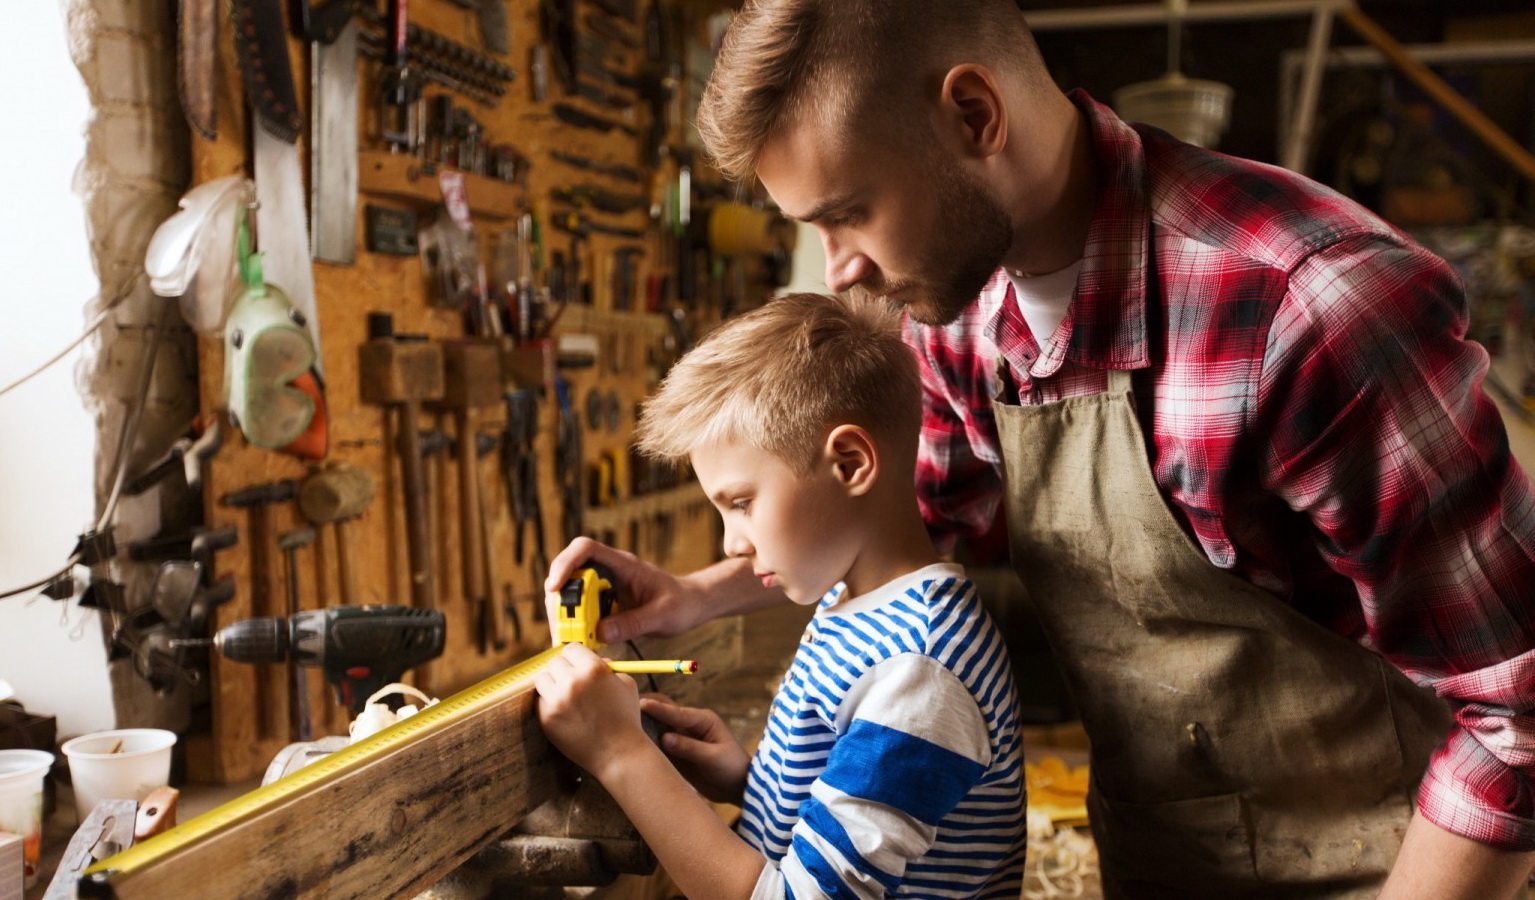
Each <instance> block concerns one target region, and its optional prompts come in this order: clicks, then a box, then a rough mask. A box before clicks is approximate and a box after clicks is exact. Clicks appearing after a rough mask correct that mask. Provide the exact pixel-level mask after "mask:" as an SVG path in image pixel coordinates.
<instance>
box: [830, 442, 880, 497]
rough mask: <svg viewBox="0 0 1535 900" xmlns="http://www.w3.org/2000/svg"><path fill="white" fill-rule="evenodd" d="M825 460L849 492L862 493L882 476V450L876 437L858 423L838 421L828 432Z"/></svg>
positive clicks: (850, 494)
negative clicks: (880, 452) (841, 423)
mask: <svg viewBox="0 0 1535 900" xmlns="http://www.w3.org/2000/svg"><path fill="white" fill-rule="evenodd" d="M826 460H827V462H828V463H829V464H830V465H831V467H832V475H833V477H835V478H836V479H837V482H838V483H839V484H841V485H842V487H843V488H844V489H845V490H846V491H847V492H848V495H849V496H852V497H861V496H863V495H864V494H867V493H868V492H869V491H871V490H872V489H873V488H874V482H875V481H877V480H878V479H879V451H878V449H877V448H876V447H875V444H874V438H873V437H872V436H871V435H870V434H869V432H867V431H865V430H864V429H863V428H861V427H859V426H857V425H838V426H837V427H836V428H833V429H832V430H831V433H830V434H828V435H827V436H826Z"/></svg>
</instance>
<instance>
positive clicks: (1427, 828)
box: [1380, 815, 1535, 900]
mask: <svg viewBox="0 0 1535 900" xmlns="http://www.w3.org/2000/svg"><path fill="white" fill-rule="evenodd" d="M1532 866H1535V853H1512V852H1509V851H1506V850H1496V849H1494V848H1492V847H1488V846H1487V845H1486V844H1478V843H1477V842H1476V841H1473V840H1471V839H1469V838H1463V837H1461V836H1460V835H1458V834H1451V833H1450V832H1448V831H1445V830H1444V829H1443V828H1440V827H1439V826H1437V825H1435V824H1434V823H1433V822H1430V821H1429V820H1427V819H1425V818H1423V817H1422V816H1418V815H1415V816H1413V817H1412V823H1411V824H1410V825H1408V826H1407V836H1406V837H1405V838H1404V839H1403V841H1402V852H1401V853H1400V854H1399V855H1398V856H1397V860H1396V865H1395V866H1394V867H1392V869H1391V877H1389V878H1387V879H1386V886H1385V888H1384V889H1382V890H1381V893H1380V900H1507V898H1510V897H1513V896H1514V894H1515V892H1516V891H1518V890H1519V887H1520V885H1522V884H1524V883H1525V882H1526V881H1527V880H1529V877H1530V870H1531V867H1532Z"/></svg>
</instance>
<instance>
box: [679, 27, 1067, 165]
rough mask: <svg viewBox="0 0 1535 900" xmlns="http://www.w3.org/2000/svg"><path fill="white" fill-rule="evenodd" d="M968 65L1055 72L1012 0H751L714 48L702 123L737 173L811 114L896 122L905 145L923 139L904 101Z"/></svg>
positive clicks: (711, 144) (854, 128)
mask: <svg viewBox="0 0 1535 900" xmlns="http://www.w3.org/2000/svg"><path fill="white" fill-rule="evenodd" d="M965 62H972V63H981V64H983V65H986V66H988V67H990V68H992V69H993V70H1004V69H1005V70H1009V71H1012V72H1015V73H1018V74H1021V75H1023V76H1024V77H1025V79H1026V81H1025V83H1027V84H1033V85H1035V86H1040V85H1043V84H1047V83H1049V80H1050V78H1049V73H1048V72H1047V71H1046V70H1045V68H1044V64H1043V62H1042V61H1041V60H1040V57H1039V50H1038V48H1037V47H1036V45H1035V43H1034V38H1033V36H1032V35H1031V34H1030V33H1029V29H1028V26H1027V24H1026V23H1025V22H1024V18H1023V13H1022V12H1020V11H1019V9H1018V4H1017V3H1016V2H1015V0H942V2H935V0H747V2H746V3H745V4H744V6H743V7H742V9H741V11H740V12H739V13H737V14H736V16H735V18H734V20H732V22H731V24H730V29H729V31H727V32H726V34H725V39H724V42H723V43H722V45H721V47H720V52H719V56H718V58H717V59H716V61H715V65H714V71H713V73H712V74H711V76H710V78H709V84H708V86H707V87H706V88H705V90H704V94H703V97H702V99H701V101H700V104H699V108H698V131H699V134H700V136H701V137H702V138H703V142H704V147H705V149H706V150H707V151H708V153H709V155H710V157H711V158H712V159H713V160H714V163H715V165H717V166H719V168H720V170H721V171H723V172H724V173H725V174H726V175H728V176H730V177H731V178H734V179H738V180H739V179H744V178H747V177H749V176H750V175H751V174H752V173H753V172H754V171H755V169H756V165H757V158H758V156H759V155H760V153H761V151H762V147H763V145H764V144H766V143H767V141H768V139H769V138H770V137H772V136H774V135H777V134H780V133H782V131H783V130H784V129H785V128H786V127H788V126H790V125H794V124H797V123H798V122H800V121H804V120H805V118H806V114H807V113H813V114H814V115H816V116H817V117H819V118H818V121H820V122H822V123H824V124H827V125H829V126H830V127H832V128H834V129H836V130H837V131H839V132H844V133H855V132H870V131H871V130H873V129H876V128H877V127H879V126H880V125H881V123H891V124H892V125H895V126H896V127H899V128H900V129H901V141H902V143H903V145H905V146H908V147H910V145H911V144H912V142H913V141H914V140H921V139H922V137H923V134H922V132H921V131H920V130H918V131H915V132H914V130H913V129H912V127H911V126H912V122H913V117H912V114H911V105H910V104H911V103H912V102H914V101H915V100H916V99H917V98H919V97H920V96H921V92H922V91H924V90H926V89H928V88H933V89H936V87H937V85H936V84H932V85H929V84H926V83H925V82H926V81H929V80H931V79H932V77H933V76H934V75H935V74H938V73H942V72H946V71H948V69H949V68H951V67H952V66H955V65H958V64H960V63H965ZM928 139H929V140H931V136H930V132H929V137H928ZM913 149H916V150H921V149H922V148H913Z"/></svg>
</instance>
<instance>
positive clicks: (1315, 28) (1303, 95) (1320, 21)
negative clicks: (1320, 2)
mask: <svg viewBox="0 0 1535 900" xmlns="http://www.w3.org/2000/svg"><path fill="white" fill-rule="evenodd" d="M1331 40H1332V10H1330V9H1318V10H1317V11H1316V12H1315V13H1313V14H1312V16H1311V38H1310V40H1309V41H1308V42H1307V44H1306V70H1305V72H1304V74H1303V75H1302V78H1301V89H1300V106H1299V108H1298V109H1296V110H1295V116H1294V118H1293V119H1291V120H1290V124H1289V127H1288V129H1287V131H1286V137H1285V142H1284V151H1283V153H1281V154H1280V157H1279V164H1280V165H1282V166H1284V167H1285V168H1286V169H1289V170H1290V171H1292V172H1299V173H1301V174H1302V175H1304V174H1306V168H1307V163H1308V159H1307V157H1308V156H1309V155H1310V152H1311V130H1312V129H1313V128H1314V127H1315V126H1316V106H1317V100H1318V98H1319V97H1320V96H1321V93H1322V69H1323V68H1324V63H1325V61H1326V60H1325V57H1326V55H1327V44H1328V42H1329V41H1331Z"/></svg>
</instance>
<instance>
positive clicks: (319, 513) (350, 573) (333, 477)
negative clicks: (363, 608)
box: [298, 463, 377, 606]
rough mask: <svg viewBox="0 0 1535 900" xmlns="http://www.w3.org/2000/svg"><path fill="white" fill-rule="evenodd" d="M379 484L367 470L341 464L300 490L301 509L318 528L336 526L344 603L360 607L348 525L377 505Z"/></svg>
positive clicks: (318, 474) (317, 475)
mask: <svg viewBox="0 0 1535 900" xmlns="http://www.w3.org/2000/svg"><path fill="white" fill-rule="evenodd" d="M376 490H377V484H376V483H375V482H374V480H373V476H372V475H371V474H369V473H368V472H367V471H366V470H364V469H359V468H358V467H357V466H354V465H351V464H349V463H337V464H335V465H332V466H329V467H327V468H325V469H321V470H320V471H318V472H315V473H314V474H312V475H310V476H309V477H308V478H305V479H304V483H303V484H301V485H300V486H299V490H298V509H299V512H301V513H303V515H304V518H305V519H308V520H309V521H310V522H311V523H312V524H314V525H333V526H335V533H336V574H337V577H338V580H339V581H340V586H341V602H342V603H343V604H345V605H347V606H352V605H354V604H356V603H357V594H358V591H357V572H356V570H355V569H354V568H353V567H352V564H353V559H352V546H351V544H350V543H348V542H347V536H346V532H347V529H346V523H347V522H349V521H351V520H352V519H355V518H357V517H358V516H360V515H362V514H363V512H364V511H366V510H367V508H368V504H369V503H371V502H373V494H374V492H375V491H376Z"/></svg>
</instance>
